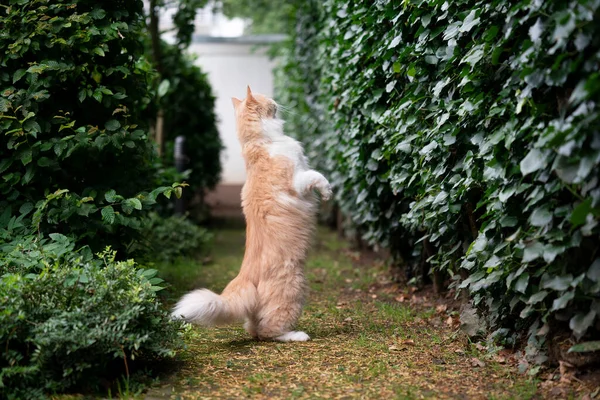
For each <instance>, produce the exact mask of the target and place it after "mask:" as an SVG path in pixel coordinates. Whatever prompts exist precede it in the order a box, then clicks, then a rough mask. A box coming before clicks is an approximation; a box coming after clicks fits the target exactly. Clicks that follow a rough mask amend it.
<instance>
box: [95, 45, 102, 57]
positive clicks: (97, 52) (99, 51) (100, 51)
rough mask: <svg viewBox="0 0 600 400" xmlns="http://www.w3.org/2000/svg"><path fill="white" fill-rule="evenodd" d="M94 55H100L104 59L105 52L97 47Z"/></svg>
mask: <svg viewBox="0 0 600 400" xmlns="http://www.w3.org/2000/svg"><path fill="white" fill-rule="evenodd" d="M92 52H93V53H95V54H98V55H99V56H102V57H104V50H102V48H101V47H96V48H95V49H94V50H92Z"/></svg>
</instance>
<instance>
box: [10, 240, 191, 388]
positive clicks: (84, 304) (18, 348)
mask: <svg viewBox="0 0 600 400" xmlns="http://www.w3.org/2000/svg"><path fill="white" fill-rule="evenodd" d="M50 236H51V238H50V239H43V240H38V238H37V237H26V238H22V239H21V240H19V241H18V242H12V243H9V244H5V245H4V246H2V248H1V250H2V252H1V253H0V302H1V303H2V307H1V310H2V311H1V312H0V343H2V348H3V351H2V355H1V356H0V368H1V372H0V396H1V397H2V398H15V399H17V398H18V399H23V398H40V397H43V394H44V393H53V392H60V391H65V390H69V389H88V390H89V389H97V388H98V386H99V384H100V382H101V381H102V379H103V378H106V377H109V378H114V377H115V376H111V375H110V374H114V371H115V366H117V368H116V370H117V371H120V372H121V371H122V372H126V373H128V372H129V371H128V369H127V368H128V367H127V363H128V362H129V363H131V361H132V360H138V359H150V358H154V357H164V356H172V355H173V354H174V351H175V349H177V348H178V347H180V346H181V345H182V341H181V338H180V337H179V335H178V333H177V327H178V326H179V324H178V323H176V322H173V321H172V320H170V318H169V316H168V313H167V311H165V310H163V309H162V307H161V306H160V303H159V302H158V301H157V298H156V293H155V292H156V291H157V290H160V289H161V287H160V286H158V285H159V284H160V282H161V281H162V280H161V279H158V278H156V277H155V274H156V270H148V269H141V268H138V267H137V266H136V264H135V263H134V262H133V261H132V260H128V261H121V262H116V261H115V259H114V256H115V253H114V252H112V251H110V250H105V251H104V252H102V253H100V254H98V255H97V256H93V255H92V252H91V251H90V249H89V247H83V248H79V249H76V248H75V243H74V242H73V241H71V240H70V239H69V238H67V237H66V236H64V235H61V234H57V233H55V234H51V235H50ZM124 369H125V371H123V370H124Z"/></svg>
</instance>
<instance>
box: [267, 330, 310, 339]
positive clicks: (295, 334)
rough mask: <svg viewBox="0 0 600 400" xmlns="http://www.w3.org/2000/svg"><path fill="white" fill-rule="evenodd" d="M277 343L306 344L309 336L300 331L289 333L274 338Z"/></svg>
mask: <svg viewBox="0 0 600 400" xmlns="http://www.w3.org/2000/svg"><path fill="white" fill-rule="evenodd" d="M275 340H276V341H278V342H306V341H308V340H310V336H308V335H307V334H306V333H304V332H302V331H291V332H287V333H284V334H283V335H281V336H277V337H276V338H275Z"/></svg>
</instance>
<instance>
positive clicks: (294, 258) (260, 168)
mask: <svg viewBox="0 0 600 400" xmlns="http://www.w3.org/2000/svg"><path fill="white" fill-rule="evenodd" d="M232 100H233V105H234V108H235V113H236V120H237V134H238V138H239V140H240V143H241V145H242V154H243V156H244V159H245V161H246V170H247V179H246V183H245V184H244V188H243V189H242V207H243V209H244V215H245V217H246V253H245V255H244V260H243V262H242V266H241V269H240V272H239V274H238V276H237V277H236V278H235V279H233V280H232V281H231V282H230V283H229V285H227V287H226V288H225V290H223V293H221V295H217V294H215V293H213V292H211V291H210V290H207V289H201V290H196V291H193V292H191V293H188V294H186V295H185V296H183V298H182V299H181V300H180V301H179V302H178V303H177V305H176V306H175V309H174V310H173V316H174V317H176V318H183V319H185V320H187V321H190V322H194V323H197V324H200V325H205V326H211V325H222V324H229V323H234V322H241V321H245V325H244V327H245V328H246V330H247V331H248V332H249V333H250V334H251V335H252V336H253V337H256V338H258V339H274V340H279V341H305V340H309V337H308V335H307V334H306V333H304V332H300V331H293V329H294V327H295V325H296V322H297V321H298V318H299V317H300V314H301V312H302V307H303V304H304V300H305V297H306V291H307V285H306V279H305V278H304V263H305V260H306V255H307V252H308V248H309V245H310V241H311V237H312V234H313V231H314V227H315V224H316V221H315V219H316V217H315V214H316V208H317V207H316V206H317V198H316V196H315V194H314V190H317V191H319V192H320V193H321V197H322V198H323V199H324V200H328V199H329V198H330V197H331V187H330V185H329V182H327V179H325V177H324V176H323V175H321V174H320V173H319V172H317V171H314V170H311V169H310V168H309V167H308V164H307V161H306V157H305V156H304V154H303V150H302V146H301V145H300V143H298V142H297V141H295V140H294V139H292V138H290V137H288V136H285V135H284V133H283V121H282V120H279V119H277V118H276V112H277V104H276V103H275V102H274V101H273V100H271V99H269V98H267V97H265V96H262V95H259V94H252V92H251V90H250V87H248V90H247V97H246V99H244V100H239V99H236V98H233V99H232Z"/></svg>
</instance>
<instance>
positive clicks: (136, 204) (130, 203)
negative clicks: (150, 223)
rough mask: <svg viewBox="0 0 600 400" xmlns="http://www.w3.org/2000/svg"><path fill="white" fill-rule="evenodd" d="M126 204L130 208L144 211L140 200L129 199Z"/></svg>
mask: <svg viewBox="0 0 600 400" xmlns="http://www.w3.org/2000/svg"><path fill="white" fill-rule="evenodd" d="M125 203H127V205H128V206H130V207H131V208H135V209H136V210H141V209H142V202H141V201H140V200H139V199H136V198H131V199H127V200H125Z"/></svg>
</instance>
